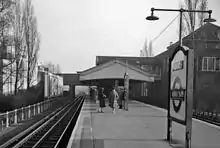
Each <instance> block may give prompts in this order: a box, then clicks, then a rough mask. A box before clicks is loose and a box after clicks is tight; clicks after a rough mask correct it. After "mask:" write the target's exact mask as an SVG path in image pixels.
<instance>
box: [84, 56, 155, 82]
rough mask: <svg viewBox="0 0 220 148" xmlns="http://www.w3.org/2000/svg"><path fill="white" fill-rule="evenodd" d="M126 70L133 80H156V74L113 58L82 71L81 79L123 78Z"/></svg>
mask: <svg viewBox="0 0 220 148" xmlns="http://www.w3.org/2000/svg"><path fill="white" fill-rule="evenodd" d="M126 71H127V73H128V75H129V78H130V79H131V80H139V81H146V82H154V75H152V74H150V73H148V72H145V71H143V70H141V69H140V68H138V67H135V66H133V65H129V64H126V63H125V62H123V61H120V60H112V61H109V62H106V63H104V64H101V65H98V66H95V67H92V68H90V69H87V70H85V71H82V72H80V81H87V80H98V79H123V78H124V74H125V72H126Z"/></svg>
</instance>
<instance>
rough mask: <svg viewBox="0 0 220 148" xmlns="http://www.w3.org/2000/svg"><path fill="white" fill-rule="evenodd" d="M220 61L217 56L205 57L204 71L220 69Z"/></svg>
mask: <svg viewBox="0 0 220 148" xmlns="http://www.w3.org/2000/svg"><path fill="white" fill-rule="evenodd" d="M219 66H220V62H219V58H217V57H203V58H202V71H213V72H214V71H219V68H220V67H219Z"/></svg>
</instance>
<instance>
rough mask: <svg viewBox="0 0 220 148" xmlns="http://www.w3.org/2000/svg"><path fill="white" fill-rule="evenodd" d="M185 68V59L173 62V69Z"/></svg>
mask: <svg viewBox="0 0 220 148" xmlns="http://www.w3.org/2000/svg"><path fill="white" fill-rule="evenodd" d="M183 68H184V61H183V60H182V61H177V62H175V63H173V71H177V70H181V69H183Z"/></svg>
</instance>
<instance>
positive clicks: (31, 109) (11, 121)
mask: <svg viewBox="0 0 220 148" xmlns="http://www.w3.org/2000/svg"><path fill="white" fill-rule="evenodd" d="M55 100H56V99H54V98H53V99H47V100H45V101H42V102H39V103H36V104H33V105H29V106H26V107H22V108H19V109H15V110H12V111H7V112H5V113H0V132H1V131H2V130H4V129H6V128H8V127H10V126H11V125H15V124H18V123H21V122H23V121H26V120H29V119H31V118H32V117H34V116H36V115H38V114H40V113H42V112H44V111H46V110H47V109H49V108H50V107H51V106H52V104H53V102H54V101H55Z"/></svg>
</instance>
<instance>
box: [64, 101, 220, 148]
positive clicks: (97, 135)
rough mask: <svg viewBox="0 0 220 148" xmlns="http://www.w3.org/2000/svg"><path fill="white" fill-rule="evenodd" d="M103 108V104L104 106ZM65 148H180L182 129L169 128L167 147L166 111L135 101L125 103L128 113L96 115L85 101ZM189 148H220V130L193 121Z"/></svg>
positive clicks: (108, 110)
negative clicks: (173, 140) (171, 129)
mask: <svg viewBox="0 0 220 148" xmlns="http://www.w3.org/2000/svg"><path fill="white" fill-rule="evenodd" d="M106 105H107V104H106ZM77 122H78V123H77V125H76V127H77V128H76V129H74V130H75V131H73V133H72V137H71V139H70V142H69V145H68V147H72V148H75V147H76V148H78V147H80V148H87V147H90V148H135V147H137V148H170V147H183V145H181V144H183V143H184V127H183V126H182V125H178V124H173V130H174V135H173V137H174V138H173V139H175V138H176V139H177V141H178V143H177V144H174V145H170V144H169V143H168V142H167V141H165V140H164V139H165V138H166V125H167V124H166V111H163V110H161V109H158V108H156V107H154V106H151V105H146V104H143V103H140V102H137V101H131V102H129V110H128V111H124V110H119V109H117V110H116V113H115V114H113V113H112V110H111V108H109V107H108V106H107V107H106V108H105V109H104V113H98V112H97V105H96V104H95V102H91V101H85V102H84V104H83V107H82V111H81V114H80V117H79V120H78V121H77ZM192 132H193V134H192V148H220V128H217V127H213V126H210V125H209V124H205V123H202V122H199V121H195V120H194V121H193V131H192Z"/></svg>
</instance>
